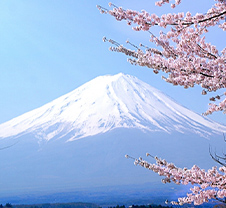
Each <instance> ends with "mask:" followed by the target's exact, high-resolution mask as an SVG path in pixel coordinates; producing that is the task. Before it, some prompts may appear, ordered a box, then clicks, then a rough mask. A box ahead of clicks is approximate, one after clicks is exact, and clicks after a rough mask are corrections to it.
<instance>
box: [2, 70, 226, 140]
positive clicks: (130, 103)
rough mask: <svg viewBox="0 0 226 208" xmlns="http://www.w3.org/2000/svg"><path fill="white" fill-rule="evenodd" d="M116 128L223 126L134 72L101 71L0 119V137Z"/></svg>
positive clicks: (200, 130)
mask: <svg viewBox="0 0 226 208" xmlns="http://www.w3.org/2000/svg"><path fill="white" fill-rule="evenodd" d="M115 128H136V129H141V130H144V131H151V132H155V131H162V132H167V133H172V132H175V131H176V132H182V133H184V132H192V133H195V134H199V135H200V136H209V135H211V134H212V133H217V132H218V133H219V132H220V133H222V132H225V131H226V127H225V126H223V125H220V124H218V123H216V122H213V121H211V120H208V119H207V118H204V117H202V116H200V115H198V114H196V113H194V112H192V111H190V110H188V109H186V108H184V107H182V106H180V105H179V104H177V103H175V102H174V101H173V100H172V99H170V98H169V97H168V96H166V95H165V94H163V93H162V92H160V91H159V90H157V89H155V88H153V87H151V86H150V85H148V84H146V83H144V82H142V81H141V80H139V79H137V78H136V77H132V76H130V75H124V74H122V73H120V74H117V75H115V76H101V77H97V78H96V79H94V80H92V81H90V82H88V83H86V84H84V85H82V86H81V87H79V88H77V89H76V90H74V91H72V92H70V93H68V94H66V95H64V96H62V97H60V98H58V99H56V100H54V101H52V102H50V103H48V104H46V105H44V106H42V107H40V108H38V109H35V110H33V111H30V112H28V113H25V114H24V115H22V116H19V117H17V118H15V119H12V120H10V121H8V122H6V123H3V124H1V125H0V138H5V137H11V136H21V135H24V134H27V133H33V134H34V136H35V137H37V138H39V139H45V140H51V139H53V138H57V139H60V138H63V137H65V136H69V135H70V136H69V137H70V139H69V141H73V140H76V139H81V138H84V137H87V136H93V135H97V134H100V133H105V132H108V131H110V130H112V129H115Z"/></svg>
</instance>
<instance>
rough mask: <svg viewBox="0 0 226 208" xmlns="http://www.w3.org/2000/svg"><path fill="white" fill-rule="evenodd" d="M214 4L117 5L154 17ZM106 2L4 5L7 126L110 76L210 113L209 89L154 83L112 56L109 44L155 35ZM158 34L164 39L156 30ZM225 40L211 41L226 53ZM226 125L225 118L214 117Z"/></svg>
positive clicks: (14, 1)
mask: <svg viewBox="0 0 226 208" xmlns="http://www.w3.org/2000/svg"><path fill="white" fill-rule="evenodd" d="M213 2H214V1H213V0H208V1H207V0H198V1H195V0H189V1H188V0H184V3H182V5H181V6H179V7H178V8H177V9H176V10H174V11H172V10H171V9H170V7H169V5H166V6H164V7H162V8H159V7H156V6H154V0H139V1H138V0H130V1H128V0H115V1H114V2H113V3H115V4H116V5H118V6H123V7H124V8H131V9H136V10H141V9H145V10H147V11H148V12H150V13H158V14H160V13H165V12H177V11H184V12H186V11H187V10H189V11H191V12H192V13H196V12H203V11H206V9H207V8H208V7H210V5H211V3H213ZM97 4H100V5H102V6H105V7H108V1H101V0H84V1H76V0H54V1H53V0H38V1H37V0H20V1H18V0H7V1H6V0H4V1H1V2H0V31H1V33H0V72H1V74H0V97H1V99H0V123H3V122H5V121H8V120H10V119H12V118H14V117H16V116H19V115H21V114H23V113H25V112H28V111H30V110H33V109H35V108H37V107H40V106H42V105H44V104H46V103H48V102H50V101H52V100H53V99H55V98H58V97H60V96H61V95H64V94H66V93H68V92H70V91H72V90H74V89H75V88H77V87H79V86H81V85H82V84H84V83H86V82H87V81H90V80H91V79H93V78H95V77H97V76H100V75H106V74H112V75H113V74H117V73H119V72H123V73H125V74H131V75H134V76H136V77H138V78H139V79H141V80H143V81H145V82H147V83H149V84H150V85H152V86H153V87H156V88H158V89H160V90H161V91H163V92H165V93H166V94H168V95H169V96H170V97H172V98H173V99H174V100H176V101H177V102H178V103H180V104H182V105H184V106H185V107H187V108H190V109H191V110H193V111H195V112H197V113H200V114H201V113H202V112H204V111H205V110H206V109H207V107H208V98H209V96H208V95H207V96H202V95H201V88H200V87H195V88H193V89H188V90H184V89H183V87H174V86H171V85H170V84H168V83H165V82H164V81H162V80H161V76H160V75H154V74H153V72H152V70H150V69H147V68H142V67H138V66H132V65H130V64H129V63H128V62H127V57H126V56H124V55H123V54H118V53H113V52H110V51H109V50H108V48H109V46H110V45H109V44H108V43H103V42H102V37H103V36H106V37H108V38H112V39H114V40H117V41H118V42H120V43H122V44H125V41H126V40H127V39H129V40H130V41H131V42H134V43H135V44H139V43H141V42H142V43H145V44H149V42H148V39H149V34H148V33H145V32H134V31H133V30H132V29H131V28H130V27H128V26H127V25H126V23H125V22H117V21H115V20H114V19H113V18H112V17H111V16H109V15H103V14H100V12H99V11H98V10H97V8H96V5H97ZM153 31H154V32H157V31H156V30H155V29H154V30H153ZM224 37H225V32H224V33H223V32H222V31H220V30H214V31H212V32H211V33H210V34H209V35H208V38H209V39H208V40H209V41H210V42H213V43H214V44H216V45H217V46H218V47H219V48H220V49H222V48H223V46H224V45H223V46H222V42H223V41H222V40H224ZM209 117H210V118H211V119H213V120H216V121H218V122H220V123H223V124H226V117H225V115H223V114H222V113H216V114H214V115H212V116H209Z"/></svg>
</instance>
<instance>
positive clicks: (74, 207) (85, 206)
mask: <svg viewBox="0 0 226 208" xmlns="http://www.w3.org/2000/svg"><path fill="white" fill-rule="evenodd" d="M167 207H169V206H162V205H155V204H151V205H131V206H129V208H167ZM0 208H101V207H100V206H98V205H96V204H92V203H53V204H51V203H45V204H31V205H28V204H20V205H12V204H10V203H7V204H6V205H5V206H3V205H2V204H0ZM108 208H126V206H125V205H122V206H119V205H117V206H114V207H108Z"/></svg>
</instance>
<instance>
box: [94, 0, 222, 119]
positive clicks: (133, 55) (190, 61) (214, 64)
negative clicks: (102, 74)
mask: <svg viewBox="0 0 226 208" xmlns="http://www.w3.org/2000/svg"><path fill="white" fill-rule="evenodd" d="M170 2H174V3H172V4H171V8H175V7H176V6H178V5H179V4H180V3H181V0H171V1H170V0H160V1H157V2H156V5H157V6H162V5H163V4H165V3H170ZM109 6H110V7H111V8H112V9H110V10H109V9H106V8H104V7H102V6H99V5H98V6H97V7H98V9H99V10H100V11H101V13H107V14H109V15H111V16H113V17H114V18H115V19H116V20H118V21H122V20H125V21H127V23H128V25H129V26H131V25H132V28H133V30H135V31H147V32H148V33H150V36H151V38H150V41H151V43H153V44H154V47H148V46H145V45H143V44H140V46H139V47H137V46H135V45H133V44H132V43H130V42H129V41H127V43H129V44H130V45H132V46H134V47H135V50H132V49H130V48H127V47H124V46H123V45H121V44H119V43H117V42H116V41H114V40H111V39H107V38H106V37H104V38H103V41H108V42H110V43H111V44H113V47H110V50H112V51H116V52H120V53H124V54H126V55H127V56H129V57H130V58H128V61H129V62H130V63H131V64H135V65H139V66H145V67H148V68H151V69H153V72H154V73H155V74H158V73H159V71H163V72H164V73H166V75H167V77H166V76H162V79H163V80H165V81H166V82H169V83H171V84H173V85H180V86H184V88H189V87H194V85H200V86H201V87H202V88H203V90H202V94H203V95H205V94H207V93H208V92H216V93H217V91H218V92H219V90H220V89H225V87H226V47H224V48H223V50H221V51H219V50H218V49H217V47H216V46H215V45H213V44H211V43H208V42H207V41H206V34H207V33H208V32H209V29H210V28H211V27H219V28H220V29H222V30H223V31H226V21H225V18H226V1H225V0H215V3H214V4H213V6H212V7H211V8H210V9H209V10H208V11H207V12H206V13H205V14H200V13H197V14H195V15H192V14H191V13H190V12H189V11H188V12H186V14H184V13H168V14H163V15H162V16H158V15H156V14H149V13H148V12H147V11H145V10H143V11H141V12H138V11H134V10H130V9H123V8H122V7H117V6H116V5H114V4H112V3H109ZM153 27H159V28H162V30H164V31H166V32H163V31H160V34H159V35H158V36H157V35H156V34H153V33H152V32H151V29H152V28H153ZM225 42H226V41H223V42H222V43H225ZM210 101H213V102H212V103H210V104H209V105H210V106H209V109H208V110H207V111H206V112H205V113H204V115H209V114H212V112H215V111H223V113H226V92H224V93H223V94H216V96H214V97H211V98H210Z"/></svg>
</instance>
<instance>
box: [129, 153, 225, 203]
mask: <svg viewBox="0 0 226 208" xmlns="http://www.w3.org/2000/svg"><path fill="white" fill-rule="evenodd" d="M146 156H151V155H150V154H149V153H147V154H146ZM125 157H126V158H130V159H133V160H134V164H135V165H140V166H141V167H144V168H146V169H148V170H151V171H153V172H155V173H158V174H159V175H160V176H163V177H164V178H163V179H162V182H163V183H170V182H173V183H175V184H183V185H187V184H189V183H190V184H192V185H194V184H195V186H194V187H193V188H191V189H190V190H191V192H192V193H189V194H187V196H186V197H183V198H178V201H177V202H176V201H172V202H171V204H173V205H183V204H186V203H189V204H191V203H194V205H200V204H203V203H205V202H209V200H211V199H215V200H221V201H225V197H226V175H225V173H226V167H225V166H223V167H220V168H219V171H220V172H219V171H218V170H217V168H216V167H213V168H212V169H209V170H208V171H205V170H203V169H200V168H199V167H198V166H196V165H194V166H193V167H192V168H191V169H187V168H183V169H181V168H178V167H176V166H175V165H174V164H173V163H168V162H167V161H166V160H164V159H163V160H162V159H160V158H158V157H153V156H151V157H152V158H154V159H155V161H156V163H149V162H147V161H145V160H143V159H142V158H141V157H140V158H139V159H136V158H133V157H131V156H129V155H126V156H125ZM222 199H224V200H222Z"/></svg>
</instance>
